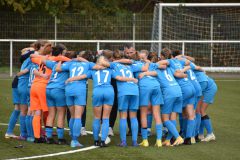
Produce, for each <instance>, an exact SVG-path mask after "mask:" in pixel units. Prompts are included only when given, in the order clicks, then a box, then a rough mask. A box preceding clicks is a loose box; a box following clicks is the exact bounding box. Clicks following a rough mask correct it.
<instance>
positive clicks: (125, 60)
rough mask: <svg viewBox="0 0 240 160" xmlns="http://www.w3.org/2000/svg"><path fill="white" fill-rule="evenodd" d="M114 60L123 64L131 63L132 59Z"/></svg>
mask: <svg viewBox="0 0 240 160" xmlns="http://www.w3.org/2000/svg"><path fill="white" fill-rule="evenodd" d="M114 62H118V63H123V64H132V63H133V61H132V60H130V59H125V58H124V59H119V60H115V61H114Z"/></svg>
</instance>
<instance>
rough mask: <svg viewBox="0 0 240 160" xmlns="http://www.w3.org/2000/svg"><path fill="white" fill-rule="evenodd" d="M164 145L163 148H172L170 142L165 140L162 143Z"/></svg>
mask: <svg viewBox="0 0 240 160" xmlns="http://www.w3.org/2000/svg"><path fill="white" fill-rule="evenodd" d="M162 145H163V146H166V147H169V146H172V145H171V142H170V140H165V141H164V142H163V143H162Z"/></svg>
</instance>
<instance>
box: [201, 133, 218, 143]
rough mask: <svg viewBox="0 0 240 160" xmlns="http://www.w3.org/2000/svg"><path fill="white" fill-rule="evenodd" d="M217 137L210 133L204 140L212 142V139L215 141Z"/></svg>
mask: <svg viewBox="0 0 240 160" xmlns="http://www.w3.org/2000/svg"><path fill="white" fill-rule="evenodd" d="M215 140H216V137H215V135H214V134H213V133H211V134H208V135H207V136H206V137H205V138H204V139H202V142H210V141H215Z"/></svg>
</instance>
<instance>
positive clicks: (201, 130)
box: [198, 120, 204, 135]
mask: <svg viewBox="0 0 240 160" xmlns="http://www.w3.org/2000/svg"><path fill="white" fill-rule="evenodd" d="M198 134H199V135H203V134H204V123H203V120H201V122H200V128H199V132H198Z"/></svg>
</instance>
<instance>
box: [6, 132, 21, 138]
mask: <svg viewBox="0 0 240 160" xmlns="http://www.w3.org/2000/svg"><path fill="white" fill-rule="evenodd" d="M17 137H18V136H16V135H15V134H13V133H11V134H9V133H6V134H5V138H7V139H8V138H17Z"/></svg>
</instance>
